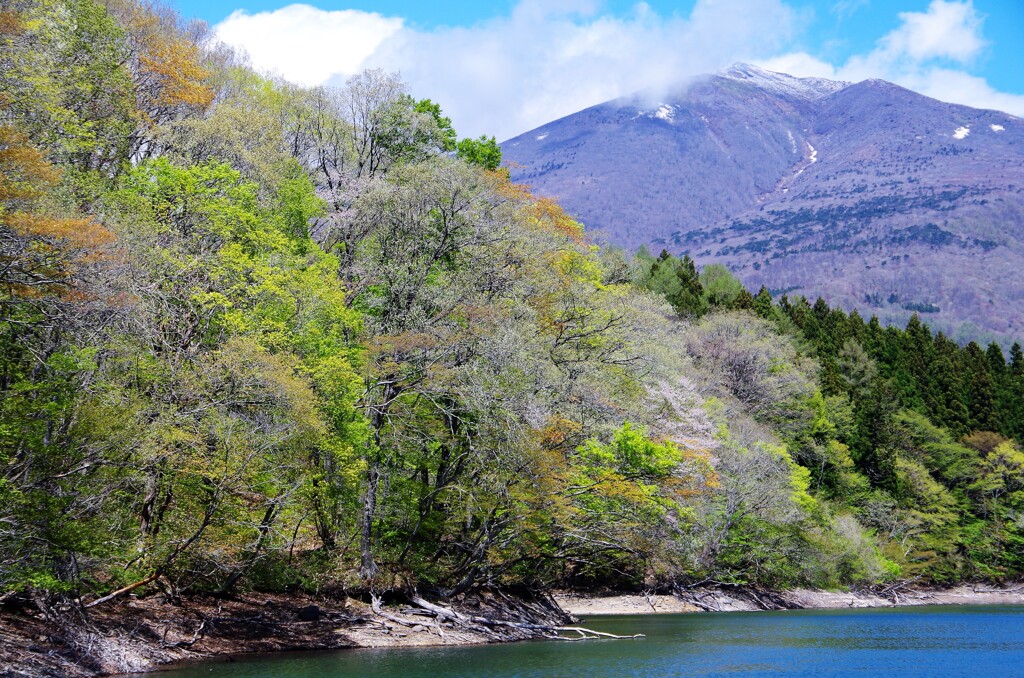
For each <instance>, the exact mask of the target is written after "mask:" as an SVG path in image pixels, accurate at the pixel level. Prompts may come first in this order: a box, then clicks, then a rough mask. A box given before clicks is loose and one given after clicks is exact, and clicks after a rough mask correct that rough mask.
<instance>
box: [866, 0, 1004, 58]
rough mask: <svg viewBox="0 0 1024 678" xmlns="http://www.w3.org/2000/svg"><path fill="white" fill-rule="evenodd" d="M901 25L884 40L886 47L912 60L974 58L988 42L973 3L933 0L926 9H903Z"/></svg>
mask: <svg viewBox="0 0 1024 678" xmlns="http://www.w3.org/2000/svg"><path fill="white" fill-rule="evenodd" d="M899 16H900V20H901V21H902V22H903V23H902V24H901V25H900V27H899V28H897V29H896V30H895V31H893V32H892V33H889V34H888V35H886V36H885V37H884V38H883V39H882V49H883V50H884V51H885V52H887V53H890V54H893V55H894V56H897V57H898V56H902V55H906V56H908V57H910V58H911V59H914V60H917V61H923V60H925V59H934V58H945V59H952V60H954V61H959V62H961V63H964V62H967V61H970V60H971V59H973V58H974V57H976V56H977V55H978V53H979V52H980V51H981V50H982V48H983V47H985V45H986V44H987V43H986V42H985V39H984V38H983V37H982V35H981V23H982V20H981V17H980V16H979V15H978V13H977V11H975V9H974V5H973V3H972V2H946V1H945V0H932V3H931V4H930V5H929V6H928V11H926V12H900V15H899Z"/></svg>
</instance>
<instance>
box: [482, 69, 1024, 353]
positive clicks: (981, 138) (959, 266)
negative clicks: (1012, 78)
mask: <svg viewBox="0 0 1024 678" xmlns="http://www.w3.org/2000/svg"><path fill="white" fill-rule="evenodd" d="M502 148H503V152H504V154H505V157H506V158H507V159H509V160H510V161H511V162H512V176H513V179H514V180H516V181H519V182H522V183H527V184H531V185H532V186H533V188H534V190H536V191H537V192H538V193H540V194H543V195H547V196H551V197H555V198H557V199H559V200H560V201H561V202H562V204H563V205H565V207H566V208H567V209H568V210H569V211H570V212H571V213H573V214H575V215H576V216H577V217H578V218H580V219H581V220H583V221H584V222H585V223H586V224H587V225H588V227H589V228H591V229H592V230H594V231H596V232H598V233H599V234H600V235H601V237H603V238H605V239H606V240H607V241H608V242H610V243H613V244H617V245H621V246H623V247H626V248H627V249H635V248H636V247H639V246H640V245H646V246H648V247H651V248H661V247H665V248H667V249H669V250H670V251H672V252H674V253H683V252H686V253H689V254H691V255H692V256H694V257H695V258H696V259H697V261H698V263H700V264H702V265H703V264H707V263H714V262H720V263H725V264H727V265H729V266H730V268H732V269H733V271H734V272H735V273H736V274H737V275H738V276H739V277H740V278H741V279H742V280H743V281H744V282H745V283H746V284H747V285H749V286H752V287H755V288H756V287H758V286H760V285H765V286H766V287H768V288H769V289H771V290H772V291H773V292H775V293H776V294H780V293H783V292H789V293H791V294H804V295H806V296H809V297H816V296H822V297H824V298H825V299H826V300H827V301H829V302H830V303H835V304H839V305H842V306H844V307H846V308H850V309H852V308H856V309H858V310H859V311H861V312H863V313H868V314H874V315H878V316H879V317H880V319H881V320H883V322H888V323H903V322H905V321H906V320H907V319H908V318H909V317H910V315H912V314H913V313H915V312H917V313H925V314H927V321H928V322H929V324H932V325H933V326H935V327H937V328H938V329H940V330H943V331H945V332H947V333H948V334H951V335H954V336H956V337H958V338H961V339H967V338H977V339H989V338H996V339H1001V340H1008V339H1010V338H1012V337H1019V336H1020V335H1021V334H1022V333H1024V311H1021V310H1020V309H1019V308H1018V307H1019V306H1020V304H1019V303H1018V302H1019V300H1020V299H1022V298H1024V274H1022V273H1021V271H1024V228H1022V227H1021V224H1022V223H1024V155H1022V151H1024V121H1021V120H1020V119H1019V118H1017V117H1015V116H1012V115H1010V114H1008V113H1003V112H1000V111H992V110H983V109H973V108H969V107H966V106H960V105H956V104H947V103H943V102H940V101H937V100H935V99H931V98H929V97H926V96H924V95H921V94H918V93H915V92H913V91H912V90H908V89H906V88H903V87H900V86H899V85H895V84H893V83H890V82H887V81H884V80H877V79H873V80H865V81H862V82H859V83H845V82H839V81H830V80H822V79H815V78H795V77H793V76H788V75H786V74H778V73H773V72H771V71H766V70H764V69H761V68H758V67H756V66H750V65H748V64H736V65H734V66H732V67H730V68H729V69H726V70H725V71H723V72H721V73H718V74H713V75H708V76H702V77H700V78H697V79H695V80H693V81H691V82H690V83H688V84H687V85H685V86H682V87H679V88H676V89H674V90H672V91H670V92H667V93H665V94H664V96H661V97H655V96H653V93H650V92H648V93H638V94H634V95H630V96H627V97H622V98H620V99H617V100H613V101H610V102H606V103H604V104H598V105H597V106H593V107H590V108H588V109H585V110H583V111H580V112H579V113H576V114H573V115H570V116H566V117H564V118H560V119H559V120H555V121H553V122H551V123H548V124H547V125H544V126H541V127H540V128H537V129H536V130H532V131H530V132H527V133H525V134H523V135H520V136H518V137H515V138H513V139H510V140H509V141H506V142H504V143H503V144H502Z"/></svg>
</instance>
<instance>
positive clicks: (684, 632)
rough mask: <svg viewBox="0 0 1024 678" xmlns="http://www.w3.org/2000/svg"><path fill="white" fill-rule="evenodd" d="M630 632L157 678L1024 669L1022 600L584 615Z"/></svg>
mask: <svg viewBox="0 0 1024 678" xmlns="http://www.w3.org/2000/svg"><path fill="white" fill-rule="evenodd" d="M584 625H585V626H588V627H590V628H594V629H598V630H603V631H610V632H613V633H620V634H626V633H629V634H633V633H643V634H646V637H645V638H640V639H635V640H596V641H595V640H588V641H585V642H571V643H569V642H529V643H514V644H506V645H485V646H473V647H455V648H409V649H386V650H369V649H361V650H339V651H335V652H324V653H307V654H301V655H277V656H273V657H267V656H263V657H254V658H249V659H241V660H239V661H237V662H234V663H215V664H214V663H211V664H202V665H195V666H192V667H189V668H185V669H181V670H177V671H173V672H170V673H161V674H159V675H160V676H162V677H163V678H198V677H199V676H211V675H213V676H225V677H227V678H263V677H265V676H266V677H270V676H274V677H278V676H280V677H283V678H335V677H340V676H374V677H377V678H393V677H394V678H397V677H402V678H440V677H447V676H488V677H497V676H502V677H506V676H517V677H523V678H527V677H530V678H533V677H538V678H539V677H544V678H549V677H560V676H566V677H568V676H582V677H584V678H603V677H605V676H608V677H620V676H644V677H648V676H650V677H655V678H658V677H662V676H761V675H786V676H842V675H856V676H956V675H960V676H967V675H969V676H978V677H980V676H1024V607H1021V606H985V607H914V608H898V609H893V608H887V609H874V610H792V611H786V612H732V613H719V614H680V615H643V616H628V617H591V618H589V619H587V620H586V622H585V623H584Z"/></svg>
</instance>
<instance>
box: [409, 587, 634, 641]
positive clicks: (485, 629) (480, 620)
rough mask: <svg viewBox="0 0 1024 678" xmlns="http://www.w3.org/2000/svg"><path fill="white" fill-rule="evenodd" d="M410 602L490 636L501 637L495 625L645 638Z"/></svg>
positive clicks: (551, 633) (541, 632) (582, 636)
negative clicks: (516, 619) (468, 612)
mask: <svg viewBox="0 0 1024 678" xmlns="http://www.w3.org/2000/svg"><path fill="white" fill-rule="evenodd" d="M409 600H410V602H412V603H413V604H414V605H416V606H418V607H421V608H423V609H424V610H427V611H428V612H431V613H433V614H434V615H436V617H437V619H438V621H443V620H446V619H448V620H451V621H452V623H453V624H454V625H455V626H460V627H462V628H464V629H466V630H468V631H476V632H477V633H483V634H485V635H487V636H490V637H497V638H501V636H500V634H497V633H495V631H494V630H493V627H496V626H499V627H504V628H510V629H515V630H517V631H523V632H526V633H527V634H529V635H532V636H538V637H541V638H548V639H551V640H574V641H575V640H588V639H594V638H615V639H627V638H643V637H644V636H643V634H636V635H632V636H619V635H616V634H614V633H605V632H603V631H594V630H593V629H588V628H584V627H582V626H554V625H549V624H538V623H533V622H515V621H508V620H504V619H494V618H491V617H483V616H479V615H472V616H466V615H464V614H462V613H461V612H458V611H457V610H453V609H451V608H448V607H443V606H441V605H437V604H436V603H431V602H429V601H427V600H424V599H423V598H421V597H419V596H412V597H410V598H409ZM563 633H576V634H578V636H579V637H577V638H570V637H565V636H563V635H561V634H563Z"/></svg>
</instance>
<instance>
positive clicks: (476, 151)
mask: <svg viewBox="0 0 1024 678" xmlns="http://www.w3.org/2000/svg"><path fill="white" fill-rule="evenodd" d="M455 155H456V156H457V157H459V158H460V159H462V160H465V161H466V162H468V163H469V164H471V165H476V166H478V167H483V168H484V169H488V170H496V169H498V167H499V166H500V165H501V147H500V146H498V142H497V141H495V140H494V137H488V136H486V135H482V136H481V137H480V138H479V139H460V140H459V143H458V144H456V146H455Z"/></svg>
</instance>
